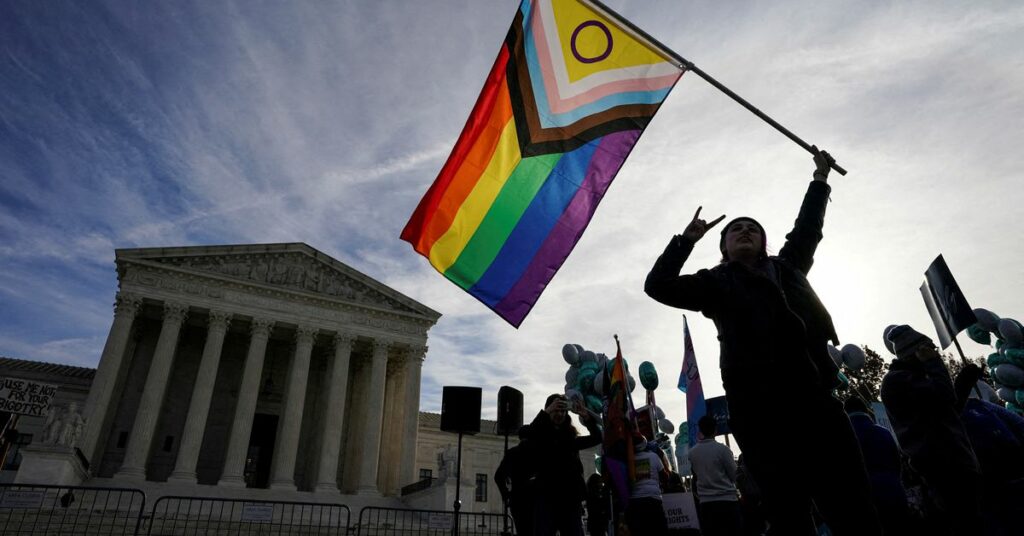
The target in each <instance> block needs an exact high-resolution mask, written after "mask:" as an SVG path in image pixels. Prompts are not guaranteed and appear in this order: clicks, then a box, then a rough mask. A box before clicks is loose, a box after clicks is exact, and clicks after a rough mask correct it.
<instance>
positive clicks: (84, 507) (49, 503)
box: [0, 484, 146, 536]
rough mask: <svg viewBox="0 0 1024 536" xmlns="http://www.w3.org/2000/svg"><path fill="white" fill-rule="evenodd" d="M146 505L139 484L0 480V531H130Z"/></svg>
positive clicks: (59, 535)
mask: <svg viewBox="0 0 1024 536" xmlns="http://www.w3.org/2000/svg"><path fill="white" fill-rule="evenodd" d="M145 508H146V495H145V494H144V493H142V492H141V491H139V490H137V489H128V488H97V487H87V486H48V485H42V484H0V534H3V535H5V536H8V535H10V536H15V535H29V534H32V535H35V534H46V535H53V536H64V535H67V536H72V535H73V536H79V535H96V536H100V535H102V536H110V535H123V536H132V535H135V534H138V531H139V522H140V520H141V518H142V513H143V512H144V511H145Z"/></svg>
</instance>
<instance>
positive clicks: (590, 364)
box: [580, 360, 601, 372]
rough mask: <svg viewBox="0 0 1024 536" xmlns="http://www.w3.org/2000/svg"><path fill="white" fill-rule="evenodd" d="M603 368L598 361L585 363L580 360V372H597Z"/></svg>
mask: <svg viewBox="0 0 1024 536" xmlns="http://www.w3.org/2000/svg"><path fill="white" fill-rule="evenodd" d="M599 368H601V365H598V364H597V361H583V360H580V371H581V372H582V371H584V370H592V371H594V372H597V369H599Z"/></svg>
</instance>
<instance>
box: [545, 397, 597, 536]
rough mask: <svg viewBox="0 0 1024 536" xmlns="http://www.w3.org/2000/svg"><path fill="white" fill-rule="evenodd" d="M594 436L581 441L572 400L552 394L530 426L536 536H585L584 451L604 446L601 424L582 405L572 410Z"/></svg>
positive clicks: (591, 435)
mask: <svg viewBox="0 0 1024 536" xmlns="http://www.w3.org/2000/svg"><path fill="white" fill-rule="evenodd" d="M573 410H574V411H576V412H577V413H579V414H580V421H581V422H582V423H583V425H584V426H586V427H587V431H588V432H589V434H588V435H587V436H584V437H580V435H579V432H578V431H577V430H576V428H575V427H574V426H573V425H572V417H570V416H569V399H568V398H566V396H565V395H562V394H557V393H556V394H553V395H551V396H549V397H548V398H547V400H545V402H544V409H543V410H542V411H541V412H540V413H538V414H537V416H536V417H535V418H534V419H533V422H531V423H530V440H529V441H528V442H527V445H528V446H529V448H528V449H527V452H528V453H529V454H528V456H529V459H530V460H531V462H532V463H533V467H534V471H535V472H536V475H537V477H536V481H535V482H536V487H535V488H534V489H535V493H534V510H533V530H534V532H533V533H534V534H535V535H536V536H554V534H555V533H556V532H557V533H559V534H561V536H582V534H583V524H582V514H583V511H582V510H583V500H584V499H585V498H586V494H587V493H586V483H585V482H584V481H583V464H582V463H581V462H580V451H581V450H583V449H587V448H590V447H593V446H595V445H599V444H601V430H600V429H599V428H598V427H597V422H596V421H595V420H594V418H593V417H592V416H591V415H590V413H589V412H587V410H586V409H585V408H582V407H581V406H580V405H579V404H578V403H577V404H576V405H575V407H574V408H573Z"/></svg>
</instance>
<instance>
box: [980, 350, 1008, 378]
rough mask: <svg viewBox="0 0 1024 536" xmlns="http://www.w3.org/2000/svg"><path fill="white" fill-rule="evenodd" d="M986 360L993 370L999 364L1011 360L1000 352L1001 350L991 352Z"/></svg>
mask: <svg viewBox="0 0 1024 536" xmlns="http://www.w3.org/2000/svg"><path fill="white" fill-rule="evenodd" d="M986 362H987V363H988V368H989V369H990V370H991V369H995V368H996V367H998V366H999V365H1002V364H1004V363H1008V362H1009V360H1008V359H1007V358H1006V356H1004V355H1003V354H1000V353H999V352H992V353H991V354H989V356H988V359H987V360H986ZM993 374H995V372H993Z"/></svg>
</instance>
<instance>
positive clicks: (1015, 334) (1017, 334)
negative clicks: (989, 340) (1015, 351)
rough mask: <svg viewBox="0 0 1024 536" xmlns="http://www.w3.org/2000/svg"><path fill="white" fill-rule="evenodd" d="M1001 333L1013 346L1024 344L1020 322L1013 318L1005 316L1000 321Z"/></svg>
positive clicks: (1008, 343) (1017, 346)
mask: <svg viewBox="0 0 1024 536" xmlns="http://www.w3.org/2000/svg"><path fill="white" fill-rule="evenodd" d="M999 334H1000V335H1002V336H1003V340H1005V341H1006V344H1007V345H1009V346H1010V347H1012V348H1020V347H1021V346H1022V345H1024V333H1021V328H1020V323H1018V322H1017V321H1016V320H1014V319H1012V318H1004V319H1002V320H1000V321H999Z"/></svg>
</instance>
